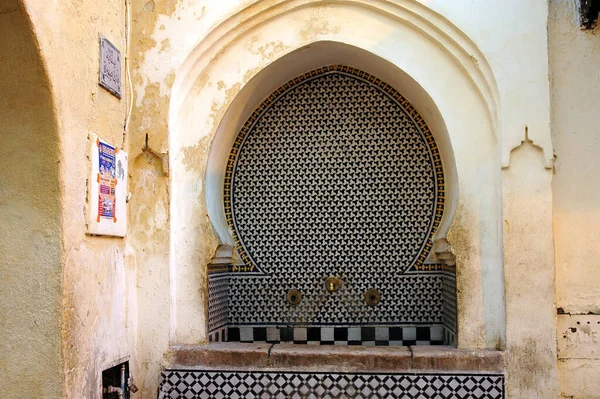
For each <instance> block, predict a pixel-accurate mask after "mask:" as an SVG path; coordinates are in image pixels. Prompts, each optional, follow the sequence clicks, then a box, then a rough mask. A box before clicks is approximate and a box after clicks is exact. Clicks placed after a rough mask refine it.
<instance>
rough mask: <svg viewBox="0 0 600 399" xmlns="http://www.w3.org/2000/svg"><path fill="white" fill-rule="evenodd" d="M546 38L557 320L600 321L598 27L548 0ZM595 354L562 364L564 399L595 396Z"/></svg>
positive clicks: (599, 381)
mask: <svg viewBox="0 0 600 399" xmlns="http://www.w3.org/2000/svg"><path fill="white" fill-rule="evenodd" d="M548 32H549V38H548V40H549V49H550V67H551V70H552V75H551V76H552V80H551V87H552V120H553V140H554V144H555V151H556V163H555V169H556V172H555V176H554V179H553V183H552V191H553V198H554V208H553V223H554V242H555V252H556V282H557V287H556V296H557V307H558V308H562V310H563V311H564V313H566V314H565V315H560V314H559V315H558V318H568V317H569V314H573V315H575V314H584V315H586V314H592V315H598V314H600V290H599V289H598V282H599V281H600V268H598V258H599V257H600V247H599V246H598V244H597V243H598V241H599V240H600V231H599V230H598V225H599V224H600V209H599V205H598V204H599V203H600V187H599V186H598V184H597V182H598V179H599V172H598V170H599V169H600V157H599V156H598V154H599V153H600V136H599V135H598V126H600V113H599V112H598V93H599V92H600V80H599V79H598V65H600V36H599V35H598V28H596V29H595V30H591V31H583V30H581V29H580V28H579V24H578V16H577V12H576V6H575V2H573V1H571V0H552V1H550V14H549V20H548ZM591 317H594V316H591ZM595 317H596V318H597V317H598V316H595ZM562 333H563V332H562V331H558V334H559V336H558V339H559V340H561V339H563V338H562ZM597 345H598V344H597V343H596V346H597ZM597 353H598V352H597V351H596V355H595V356H592V354H591V353H589V355H588V356H581V355H580V356H568V357H563V358H560V359H559V361H558V365H559V371H560V383H561V391H562V394H563V395H564V397H567V398H596V397H598V392H600V378H599V377H600V359H599V358H598V356H597Z"/></svg>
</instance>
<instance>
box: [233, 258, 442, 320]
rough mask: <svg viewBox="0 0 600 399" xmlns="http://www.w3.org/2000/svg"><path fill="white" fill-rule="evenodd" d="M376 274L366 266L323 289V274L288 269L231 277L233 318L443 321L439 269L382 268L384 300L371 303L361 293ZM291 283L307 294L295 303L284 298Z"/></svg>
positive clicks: (291, 286)
mask: <svg viewBox="0 0 600 399" xmlns="http://www.w3.org/2000/svg"><path fill="white" fill-rule="evenodd" d="M372 273H373V271H369V270H367V269H365V270H359V271H358V272H357V273H356V274H352V275H350V274H346V275H344V277H346V280H345V283H344V286H343V287H342V288H341V289H340V290H339V291H337V292H333V293H329V292H327V291H326V290H325V288H324V284H325V279H323V280H322V281H320V280H319V281H316V282H315V281H311V275H310V274H309V273H306V275H304V274H301V273H300V272H294V271H288V272H287V273H286V274H284V275H279V276H278V277H279V278H277V279H276V278H273V279H270V278H264V277H253V278H237V277H232V279H231V282H230V284H231V294H230V305H229V322H230V324H277V325H288V324H301V325H303V324H363V323H382V324H385V323H439V322H441V320H442V275H441V274H434V273H429V274H419V275H412V274H405V275H401V276H396V275H395V272H394V270H384V271H381V272H380V273H381V274H380V275H378V276H377V277H376V278H377V279H378V280H380V281H379V283H378V285H377V286H376V287H377V288H378V289H379V290H380V291H381V293H382V299H381V302H380V303H379V305H377V306H368V305H367V304H366V303H365V302H364V299H363V293H364V291H366V290H367V289H369V288H371V287H372V285H369V280H370V278H372V277H373V276H372ZM274 281H277V283H275V282H274ZM315 286H316V287H315ZM292 288H295V289H298V290H300V291H301V292H302V294H303V296H304V297H303V300H302V302H301V303H300V304H299V305H297V306H290V305H289V304H288V303H287V301H286V293H287V291H288V290H289V289H292ZM249 303H251V304H252V306H248V304H249Z"/></svg>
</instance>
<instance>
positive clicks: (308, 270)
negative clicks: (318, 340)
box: [224, 65, 445, 324]
mask: <svg viewBox="0 0 600 399" xmlns="http://www.w3.org/2000/svg"><path fill="white" fill-rule="evenodd" d="M224 197H225V214H226V218H227V221H228V223H229V225H230V227H231V229H232V233H233V235H234V240H235V241H236V245H237V249H238V252H239V253H240V256H241V258H242V260H243V261H244V266H243V267H237V266H236V270H235V271H236V272H239V273H240V275H243V274H245V273H248V272H251V273H255V274H263V276H262V277H258V276H256V277H252V278H237V277H235V278H232V279H231V281H230V287H231V288H230V296H229V298H230V302H229V309H230V318H229V321H230V322H231V323H233V324H240V323H252V324H260V323H277V324H295V323H299V324H307V323H309V324H310V323H313V324H315V323H316V324H328V323H342V324H343V323H355V324H360V323H393V322H395V323H398V322H403V323H411V322H412V323H439V322H441V311H442V310H441V306H442V304H441V300H442V299H441V298H442V292H441V289H442V288H441V275H439V274H438V275H435V274H426V273H420V274H414V275H407V274H405V272H406V271H407V270H409V269H410V270H417V271H419V270H430V269H431V268H422V266H424V265H423V263H424V261H425V259H426V257H427V254H428V252H429V250H430V249H431V237H432V235H433V233H434V232H435V230H436V228H437V226H438V225H439V222H440V220H441V217H442V213H443V206H444V198H445V194H444V176H443V170H442V164H441V159H440V156H439V152H438V149H437V145H436V143H435V141H434V139H433V135H432V134H431V132H430V131H429V129H428V127H427V125H426V124H425V122H424V120H423V119H422V118H421V117H420V115H419V114H418V113H417V112H416V110H415V109H414V108H413V107H412V106H411V104H410V103H409V102H408V101H407V100H406V99H405V98H404V97H402V96H401V95H400V94H399V93H398V92H396V91H395V90H394V89H393V88H392V87H390V86H389V85H387V84H386V83H384V82H382V81H381V80H379V79H377V78H375V77H373V76H372V75H369V74H367V73H365V72H363V71H360V70H357V69H354V68H349V67H345V66H339V65H337V66H336V65H334V66H328V67H324V68H321V69H318V70H315V71H311V72H309V73H307V74H305V75H302V76H300V77H298V78H296V79H294V80H293V81H290V82H288V83H286V84H285V85H283V86H282V87H281V88H280V89H278V90H277V91H276V92H275V93H273V94H272V95H271V96H270V97H269V98H267V100H265V101H264V102H263V103H262V104H261V105H260V106H259V107H258V108H257V110H256V111H255V112H254V113H253V114H252V115H251V117H250V118H249V119H248V121H247V123H246V124H245V125H244V126H243V128H242V129H241V132H240V134H239V135H238V137H237V139H236V141H235V143H234V146H233V149H232V152H231V156H230V159H229V163H228V168H227V171H226V177H225V186H224ZM328 276H338V277H340V278H342V279H343V280H344V286H343V288H342V289H341V290H340V291H339V292H336V293H334V294H330V293H328V292H326V291H325V289H324V280H325V279H326V278H327V277H328ZM292 288H293V289H298V290H300V291H301V292H302V294H303V297H304V300H303V302H302V303H301V304H300V305H299V306H297V307H295V308H291V307H290V306H289V305H288V304H287V303H286V301H285V295H286V292H287V291H288V290H289V289H292ZM370 288H375V289H378V290H380V291H381V292H382V294H383V300H382V302H381V304H380V305H378V306H374V307H371V306H367V305H366V304H365V303H364V302H363V299H362V295H363V293H364V291H365V290H367V289H370ZM248 304H252V306H248Z"/></svg>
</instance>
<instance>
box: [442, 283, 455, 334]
mask: <svg viewBox="0 0 600 399" xmlns="http://www.w3.org/2000/svg"><path fill="white" fill-rule="evenodd" d="M442 323H443V324H444V327H445V330H446V332H445V334H446V336H445V338H444V342H446V344H447V345H456V275H455V274H454V273H448V272H446V273H444V275H443V277H442Z"/></svg>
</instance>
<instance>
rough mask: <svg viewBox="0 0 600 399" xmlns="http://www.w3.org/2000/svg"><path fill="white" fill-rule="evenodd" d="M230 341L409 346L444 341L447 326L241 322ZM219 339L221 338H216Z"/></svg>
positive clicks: (230, 333)
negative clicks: (357, 325)
mask: <svg viewBox="0 0 600 399" xmlns="http://www.w3.org/2000/svg"><path fill="white" fill-rule="evenodd" d="M227 340H228V341H229V342H243V343H252V342H267V343H274V344H277V343H284V342H285V343H293V344H309V345H310V344H313V345H363V346H409V345H444V327H443V326H442V325H441V324H439V325H428V326H362V327H346V326H343V327H276V326H261V327H256V326H240V327H229V328H228V329H227ZM213 342H219V341H216V340H215V341H213Z"/></svg>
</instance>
